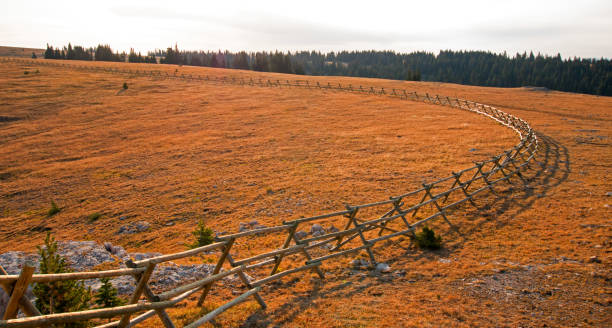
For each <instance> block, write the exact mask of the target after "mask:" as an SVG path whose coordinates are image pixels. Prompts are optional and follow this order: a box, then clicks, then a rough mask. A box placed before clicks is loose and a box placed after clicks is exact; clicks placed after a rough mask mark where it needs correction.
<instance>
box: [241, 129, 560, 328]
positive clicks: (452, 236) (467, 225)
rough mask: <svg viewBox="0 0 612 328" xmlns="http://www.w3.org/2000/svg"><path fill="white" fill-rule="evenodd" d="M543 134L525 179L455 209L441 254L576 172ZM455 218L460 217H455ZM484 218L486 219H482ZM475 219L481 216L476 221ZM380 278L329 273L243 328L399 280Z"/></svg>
mask: <svg viewBox="0 0 612 328" xmlns="http://www.w3.org/2000/svg"><path fill="white" fill-rule="evenodd" d="M538 138H539V149H538V152H537V153H536V156H535V157H534V160H532V162H531V164H530V165H529V168H528V169H527V170H524V171H523V173H522V178H523V179H520V178H519V177H517V176H514V177H512V179H511V181H510V182H508V183H505V182H500V183H499V184H497V185H495V186H494V188H493V191H492V192H490V193H488V195H487V196H485V197H480V199H478V198H477V199H476V200H477V202H478V203H481V204H482V205H479V204H476V205H477V207H467V206H464V207H462V208H459V209H457V210H456V211H453V213H452V214H451V216H450V217H449V219H450V220H451V221H456V222H454V223H456V225H457V226H458V227H459V230H458V231H455V230H447V233H446V235H447V236H446V237H445V239H446V240H448V241H449V242H451V243H452V246H450V247H448V248H445V249H442V250H440V251H438V252H436V253H437V255H438V256H442V257H445V256H448V255H449V254H451V253H452V252H453V250H454V249H457V248H460V247H461V246H462V244H463V243H464V242H465V241H467V240H468V239H469V236H470V235H471V234H472V233H474V232H476V231H478V230H481V229H483V228H484V225H485V224H487V223H491V222H493V223H495V226H494V228H500V227H503V226H504V225H506V224H507V222H503V221H499V220H497V216H498V215H501V214H506V215H508V216H510V217H512V216H516V215H518V214H520V213H522V212H524V211H525V210H527V209H529V208H530V207H532V206H533V204H534V202H536V200H537V199H539V198H543V197H546V195H547V194H548V193H549V192H550V191H551V190H552V189H553V188H555V187H557V186H558V185H560V184H561V183H563V182H564V181H566V180H567V178H568V176H569V174H570V172H571V167H570V156H569V152H568V150H567V148H566V147H564V146H563V145H561V144H560V143H558V142H557V141H555V140H554V139H553V138H551V137H549V136H546V135H544V134H541V133H538ZM459 215H461V216H463V218H462V219H461V222H459V220H458V217H459ZM453 217H454V218H455V220H453ZM483 217H484V218H486V219H485V220H482V218H483ZM476 220H478V222H477V223H476V222H475V221H476ZM471 222H474V223H471ZM395 244H396V246H398V247H400V248H403V249H405V250H406V253H405V254H402V255H401V256H406V257H408V258H409V259H413V260H418V259H421V258H426V257H430V256H431V254H428V253H423V252H418V253H414V252H413V249H412V248H411V247H409V246H405V245H403V246H402V245H399V242H395ZM369 277H370V278H371V277H372V276H371V275H370V276H369ZM377 277H378V279H370V280H369V282H368V283H365V284H363V283H361V284H360V283H359V281H350V282H343V283H340V284H338V285H335V286H333V287H331V288H330V287H328V286H329V283H330V282H334V281H335V282H337V281H338V280H340V279H343V277H341V276H337V277H329V278H328V279H326V280H325V281H316V282H315V283H314V284H313V285H314V288H313V290H312V291H310V292H309V293H308V295H307V296H296V297H293V298H291V299H287V300H286V302H285V303H284V304H283V305H281V306H280V307H278V308H276V309H274V310H273V311H272V312H266V311H263V310H258V311H257V312H255V313H253V314H252V315H251V316H249V318H248V319H247V320H246V321H245V322H244V323H243V324H242V325H241V326H240V327H245V328H246V327H275V326H277V325H279V324H280V325H283V324H287V323H289V322H292V321H293V320H294V319H295V318H296V316H297V315H299V314H300V313H302V312H303V311H304V310H306V309H308V308H309V307H311V306H312V305H313V304H314V301H316V300H317V299H322V298H326V297H336V298H337V297H341V298H350V297H351V296H353V295H357V294H362V293H364V292H366V290H368V289H369V288H370V287H373V286H375V285H376V286H380V285H386V284H394V280H395V279H394V277H393V276H392V275H382V276H377ZM360 280H361V279H360ZM291 284H292V283H291V282H288V283H284V284H282V285H281V288H282V287H290V286H289V285H291ZM279 289H280V288H279ZM272 318H274V319H272ZM280 318H282V319H281V320H280V322H279V321H277V320H278V319H280Z"/></svg>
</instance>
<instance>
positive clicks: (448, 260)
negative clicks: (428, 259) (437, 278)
mask: <svg viewBox="0 0 612 328" xmlns="http://www.w3.org/2000/svg"><path fill="white" fill-rule="evenodd" d="M438 262H440V263H446V264H448V263H451V262H452V260H450V259H439V260H438Z"/></svg>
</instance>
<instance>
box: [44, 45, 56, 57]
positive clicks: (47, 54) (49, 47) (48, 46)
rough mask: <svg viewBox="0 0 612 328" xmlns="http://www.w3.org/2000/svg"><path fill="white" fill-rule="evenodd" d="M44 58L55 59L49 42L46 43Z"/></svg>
mask: <svg viewBox="0 0 612 328" xmlns="http://www.w3.org/2000/svg"><path fill="white" fill-rule="evenodd" d="M45 59H55V50H53V47H51V46H50V45H49V44H47V50H45Z"/></svg>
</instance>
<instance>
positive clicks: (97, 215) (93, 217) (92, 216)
mask: <svg viewBox="0 0 612 328" xmlns="http://www.w3.org/2000/svg"><path fill="white" fill-rule="evenodd" d="M101 217H102V214H100V213H98V212H96V213H92V214H89V216H88V217H87V220H89V222H95V221H97V220H98V219H99V218H101Z"/></svg>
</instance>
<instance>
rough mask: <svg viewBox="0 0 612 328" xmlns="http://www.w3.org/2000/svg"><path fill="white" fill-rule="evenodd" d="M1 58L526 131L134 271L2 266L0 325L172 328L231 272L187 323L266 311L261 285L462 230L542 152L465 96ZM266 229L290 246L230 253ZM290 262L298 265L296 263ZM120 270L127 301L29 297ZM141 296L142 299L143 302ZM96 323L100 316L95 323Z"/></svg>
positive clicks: (131, 264)
mask: <svg viewBox="0 0 612 328" xmlns="http://www.w3.org/2000/svg"><path fill="white" fill-rule="evenodd" d="M2 61H4V62H13V63H22V64H28V65H48V66H55V67H66V68H71V69H79V70H84V71H94V72H108V73H113V74H129V75H131V76H134V75H135V76H144V77H152V78H164V79H177V80H184V81H193V82H206V83H223V84H235V85H243V86H259V87H285V88H305V89H317V90H319V89H320V90H333V91H344V92H352V93H362V94H374V95H384V96H390V97H396V98H400V99H405V100H412V101H421V102H425V103H430V104H435V105H443V106H449V107H452V108H456V109H459V110H466V111H470V112H474V113H476V114H480V115H484V116H486V117H488V118H490V119H492V120H494V121H496V122H499V123H500V124H502V125H504V126H506V127H508V128H510V129H512V130H514V131H515V132H516V133H517V134H518V136H519V137H520V141H519V143H518V144H516V145H515V146H514V147H512V148H510V149H508V150H506V151H504V152H502V153H500V154H498V155H497V156H494V157H492V158H490V159H487V160H484V161H481V162H476V163H475V164H474V165H473V166H471V167H469V168H466V169H463V170H460V171H457V172H453V173H452V175H451V176H448V177H445V178H443V179H439V180H437V181H433V182H430V183H425V184H422V186H420V187H418V188H417V189H415V190H412V191H409V192H406V193H404V194H401V195H396V196H392V197H389V198H388V199H382V200H379V201H375V202H372V203H368V204H360V205H346V206H345V207H344V208H343V209H340V210H338V211H336V212H332V213H326V214H322V215H317V216H312V217H307V218H300V219H296V220H291V221H284V222H283V223H282V225H279V226H274V227H266V228H261V229H255V230H249V231H245V232H239V233H235V234H230V235H223V236H218V237H217V238H216V242H215V243H214V244H211V245H207V246H203V247H200V248H196V249H192V250H188V251H184V252H180V253H174V254H168V255H162V256H158V257H154V258H149V259H145V260H142V261H128V263H127V268H124V269H117V270H106V271H97V272H74V273H61V274H33V273H34V267H33V266H31V265H26V266H24V267H23V269H22V270H21V272H20V274H19V275H8V274H7V273H6V272H4V270H1V266H0V285H1V287H2V288H4V290H5V291H6V292H7V294H8V295H10V299H9V303H8V306H7V309H6V312H5V314H4V318H3V320H0V327H50V326H52V325H53V324H58V323H68V322H77V321H84V320H92V319H101V318H115V319H116V320H115V321H113V322H110V323H104V324H100V325H99V326H97V327H131V326H135V325H137V324H139V323H141V322H143V321H144V320H146V319H148V318H150V317H152V316H158V317H159V319H160V320H161V322H162V323H163V325H164V326H165V327H175V324H174V323H173V321H172V319H171V318H170V316H169V315H168V313H167V312H166V309H168V308H172V307H175V306H177V304H179V303H180V302H183V301H185V300H187V299H188V298H190V297H192V295H194V294H197V293H199V296H198V302H197V304H198V306H202V305H203V304H204V301H205V300H206V297H207V296H208V295H209V292H210V290H211V288H212V286H213V284H214V283H216V282H218V281H220V280H221V279H223V278H225V277H228V276H230V275H237V277H238V278H239V279H240V280H241V281H242V283H243V284H244V286H245V287H246V292H244V293H242V294H241V295H239V296H237V297H235V298H234V299H232V300H231V301H229V302H228V303H225V304H223V305H221V306H220V307H218V308H216V309H214V310H213V311H211V312H209V313H206V314H205V315H204V316H202V317H201V318H199V319H197V320H195V321H193V322H191V323H189V324H187V325H186V326H185V327H190V328H191V327H198V326H201V325H202V324H204V323H206V322H209V321H211V320H212V319H214V318H215V317H216V316H217V315H219V314H220V313H222V312H224V311H225V310H227V309H228V308H230V307H232V306H234V305H236V304H238V303H240V302H243V301H244V300H246V299H247V298H249V297H251V296H253V297H254V298H255V300H256V301H257V302H258V303H259V304H260V306H261V307H262V308H265V307H266V303H265V302H264V300H263V298H262V297H261V295H260V292H261V290H262V288H263V287H264V285H266V284H270V283H272V282H274V281H277V280H279V279H280V278H282V277H285V276H287V275H291V274H295V273H298V272H301V271H306V270H310V271H312V272H313V273H314V274H316V275H318V276H319V277H320V278H321V279H323V278H324V277H325V275H324V272H323V269H322V268H321V264H322V263H323V262H325V261H327V260H331V259H334V258H338V257H341V256H345V255H349V254H354V253H360V252H362V251H364V252H365V253H367V258H369V262H370V265H371V266H375V265H376V263H377V261H376V257H375V254H374V251H373V248H374V246H375V245H376V244H377V243H380V242H382V241H385V240H388V239H391V238H395V237H400V236H412V235H414V234H415V230H416V228H417V227H419V226H422V225H424V224H425V223H427V222H429V221H432V220H435V219H440V218H441V219H442V220H444V222H445V223H446V224H448V225H449V226H450V227H451V229H456V227H455V226H454V225H453V223H452V222H451V217H450V216H451V215H450V214H451V212H452V210H454V209H456V208H458V207H459V206H463V205H466V206H469V205H472V206H475V207H477V205H476V204H475V202H474V198H475V197H476V196H477V195H479V194H481V193H483V192H485V191H490V192H493V193H496V191H495V189H494V185H496V184H500V183H508V184H512V183H513V181H517V182H522V183H526V181H525V180H526V178H525V177H524V176H523V173H522V172H523V171H525V170H527V169H528V168H529V165H530V162H531V161H532V159H533V158H534V156H535V153H536V151H537V149H538V138H537V136H536V134H535V133H534V131H533V130H532V128H531V127H530V126H529V124H528V123H527V122H525V121H524V120H522V119H520V118H518V117H515V116H513V115H510V114H508V113H505V112H503V111H501V110H499V109H497V108H495V107H493V106H489V105H485V104H480V103H476V102H472V101H468V100H464V99H459V98H452V97H445V96H439V95H430V94H427V93H425V94H421V93H417V92H408V91H407V90H403V89H402V90H400V89H385V88H382V87H367V88H366V87H363V86H358V87H354V86H352V85H341V84H331V83H327V84H321V83H320V82H316V83H314V82H312V83H311V82H309V81H305V80H303V81H289V80H286V81H280V80H276V81H271V80H262V79H253V78H243V77H239V78H237V77H210V76H200V75H197V76H194V75H187V76H186V75H177V74H176V73H175V74H168V73H167V72H161V71H144V70H131V69H125V68H123V69H120V68H117V67H104V66H96V65H78V64H66V63H61V62H57V63H56V62H52V61H40V60H23V59H13V58H9V59H3V60H2ZM315 223H316V224H321V225H323V224H330V223H332V224H333V223H335V224H341V227H342V229H337V231H323V232H322V233H320V234H318V235H315V234H313V235H312V236H310V237H308V235H307V236H306V237H304V236H303V234H298V233H297V232H298V231H299V230H298V229H299V228H300V227H302V228H307V227H308V226H311V225H313V224H315ZM269 234H281V236H284V237H283V238H282V239H283V240H284V242H283V243H282V244H279V245H278V246H279V247H278V248H276V249H274V250H273V251H267V252H261V253H259V254H255V255H253V256H250V257H246V258H241V259H235V258H234V257H233V256H235V255H236V254H232V252H231V251H232V249H233V248H232V247H233V246H234V245H236V244H237V243H236V241H237V240H242V241H241V243H248V242H252V241H253V238H257V236H261V235H269ZM300 237H302V238H300ZM279 240H280V239H279ZM234 248H235V247H234ZM211 252H215V253H214V254H217V255H218V258H217V260H216V265H215V267H214V270H213V272H212V274H211V275H209V276H207V277H205V278H203V279H200V280H197V281H193V282H188V283H183V284H182V285H180V286H178V287H175V288H172V289H169V290H166V291H163V292H158V293H154V292H153V290H152V288H151V286H150V285H149V283H150V278H151V275H152V273H153V271H154V269H155V267H156V266H157V265H160V264H162V263H164V262H168V261H172V260H177V259H181V258H187V257H194V256H198V255H199V254H204V253H205V254H211ZM294 256H301V257H303V260H304V262H303V263H304V264H303V265H299V266H297V267H294V268H290V269H281V264H282V263H286V261H284V260H285V259H288V258H289V257H294ZM292 263H296V262H295V261H293V262H292ZM300 263H302V262H300ZM225 264H229V267H230V269H222V267H223V266H224V265H225ZM266 267H267V269H266ZM247 273H248V274H249V275H253V276H259V277H260V278H259V279H255V280H253V279H249V276H248V275H247ZM118 276H131V277H133V278H134V282H135V286H136V287H135V290H134V292H133V293H132V295H131V297H130V299H129V303H128V304H127V305H122V306H117V307H113V308H103V309H91V310H86V311H78V312H70V313H53V314H41V313H40V312H39V311H38V310H37V309H36V307H35V306H34V305H33V304H32V303H31V301H30V300H29V299H28V298H27V297H26V296H25V291H26V290H27V288H28V286H29V285H30V284H35V283H50V282H56V281H64V280H84V279H100V278H104V277H118ZM143 297H144V300H141V298H143ZM19 310H21V311H22V313H23V315H24V316H22V317H20V318H17V314H18V311H19ZM98 322H102V321H101V320H98Z"/></svg>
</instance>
